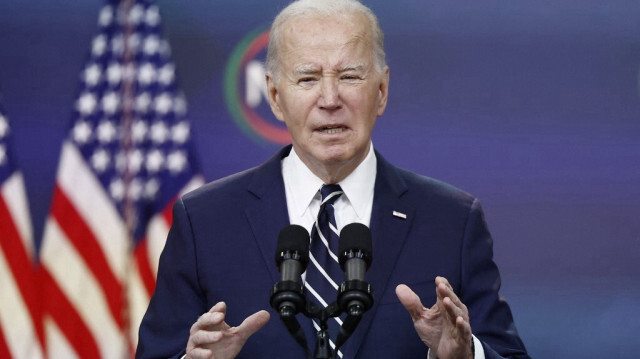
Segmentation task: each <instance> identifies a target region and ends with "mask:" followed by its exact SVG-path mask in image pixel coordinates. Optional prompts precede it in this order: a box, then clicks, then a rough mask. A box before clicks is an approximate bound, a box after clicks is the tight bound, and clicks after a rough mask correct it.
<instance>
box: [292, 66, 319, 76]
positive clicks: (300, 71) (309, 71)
mask: <svg viewBox="0 0 640 359" xmlns="http://www.w3.org/2000/svg"><path fill="white" fill-rule="evenodd" d="M293 73H294V74H295V75H296V76H301V75H302V76H304V75H315V74H318V73H320V69H319V68H318V67H316V66H313V65H303V66H300V67H298V68H296V69H295V71H294V72H293Z"/></svg>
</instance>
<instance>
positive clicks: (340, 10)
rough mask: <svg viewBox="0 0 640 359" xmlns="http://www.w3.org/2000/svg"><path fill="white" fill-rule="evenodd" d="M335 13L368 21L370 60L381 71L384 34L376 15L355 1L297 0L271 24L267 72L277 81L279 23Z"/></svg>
mask: <svg viewBox="0 0 640 359" xmlns="http://www.w3.org/2000/svg"><path fill="white" fill-rule="evenodd" d="M308 14H313V15H322V16H337V15H344V14H362V15H364V16H365V17H366V18H367V20H368V21H369V25H370V27H371V34H372V37H373V39H372V40H373V59H374V65H375V68H376V70H377V71H378V72H379V73H383V72H384V68H385V66H387V64H386V60H385V53H384V34H383V33H382V29H380V24H379V23H378V18H377V17H376V15H375V14H374V13H373V11H371V9H369V8H368V7H366V6H365V5H363V4H361V3H360V2H359V1H357V0H298V1H294V2H292V3H291V4H289V5H288V6H287V7H285V8H284V9H283V10H282V11H280V13H279V14H278V16H276V18H275V19H274V20H273V24H271V31H270V34H269V47H268V49H267V62H266V67H267V72H268V73H270V74H271V75H272V76H273V77H274V80H275V81H277V79H278V77H279V76H278V75H279V71H280V58H279V55H278V53H279V50H280V49H279V47H280V41H281V39H280V37H281V32H282V25H283V24H285V23H286V22H287V21H289V20H290V19H292V18H294V17H296V16H300V15H308Z"/></svg>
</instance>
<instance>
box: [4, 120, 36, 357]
mask: <svg viewBox="0 0 640 359" xmlns="http://www.w3.org/2000/svg"><path fill="white" fill-rule="evenodd" d="M31 228H32V227H31V219H30V216H29V207H28V205H27V196H26V192H25V187H24V182H23V179H22V174H21V172H20V171H19V170H18V169H17V167H16V165H15V161H14V159H13V153H12V151H11V131H10V127H9V121H8V119H7V118H6V117H5V115H4V112H3V111H2V108H0V358H42V339H43V337H42V326H41V324H40V321H39V318H40V315H39V309H40V307H39V302H38V299H39V295H38V286H37V280H36V278H37V277H36V272H35V266H34V261H33V257H34V248H33V237H32V230H31Z"/></svg>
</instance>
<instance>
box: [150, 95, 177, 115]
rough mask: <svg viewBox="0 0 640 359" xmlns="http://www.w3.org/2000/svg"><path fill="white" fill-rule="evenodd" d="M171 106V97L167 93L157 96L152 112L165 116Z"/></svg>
mask: <svg viewBox="0 0 640 359" xmlns="http://www.w3.org/2000/svg"><path fill="white" fill-rule="evenodd" d="M172 105H173V101H172V100H171V96H170V95H169V94H167V93H163V94H161V95H159V96H157V97H156V98H155V100H154V103H153V106H154V110H155V111H156V112H157V113H159V114H160V115H166V114H167V113H168V112H169V111H170V110H171V107H172Z"/></svg>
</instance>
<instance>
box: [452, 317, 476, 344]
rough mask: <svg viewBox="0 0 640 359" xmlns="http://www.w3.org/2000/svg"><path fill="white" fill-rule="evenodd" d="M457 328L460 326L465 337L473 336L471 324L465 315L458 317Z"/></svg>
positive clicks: (459, 328)
mask: <svg viewBox="0 0 640 359" xmlns="http://www.w3.org/2000/svg"><path fill="white" fill-rule="evenodd" d="M456 328H458V330H459V331H460V332H461V333H462V335H463V336H462V337H463V338H465V339H466V338H472V331H471V324H470V323H469V322H468V321H466V320H465V319H464V318H463V317H457V318H456ZM472 340H473V338H472Z"/></svg>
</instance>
